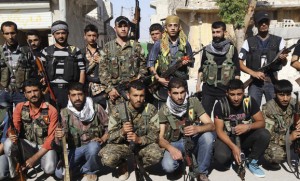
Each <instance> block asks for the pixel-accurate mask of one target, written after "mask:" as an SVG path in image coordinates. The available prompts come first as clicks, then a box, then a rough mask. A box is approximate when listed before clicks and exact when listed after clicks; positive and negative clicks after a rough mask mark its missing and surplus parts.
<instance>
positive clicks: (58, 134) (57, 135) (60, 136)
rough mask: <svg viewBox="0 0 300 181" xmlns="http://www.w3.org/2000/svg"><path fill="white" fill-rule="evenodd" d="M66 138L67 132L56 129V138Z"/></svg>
mask: <svg viewBox="0 0 300 181" xmlns="http://www.w3.org/2000/svg"><path fill="white" fill-rule="evenodd" d="M64 136H65V132H64V130H63V128H56V129H55V138H58V139H61V138H62V137H64Z"/></svg>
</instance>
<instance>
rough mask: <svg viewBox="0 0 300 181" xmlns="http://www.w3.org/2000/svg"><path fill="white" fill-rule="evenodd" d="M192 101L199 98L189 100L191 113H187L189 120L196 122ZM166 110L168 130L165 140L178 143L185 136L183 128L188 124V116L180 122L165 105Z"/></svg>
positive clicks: (183, 117)
mask: <svg viewBox="0 0 300 181" xmlns="http://www.w3.org/2000/svg"><path fill="white" fill-rule="evenodd" d="M192 99H197V98H193V97H191V98H189V101H190V106H189V111H188V112H187V113H186V114H188V116H189V119H190V120H192V121H195V119H196V118H195V114H194V102H195V101H193V100H192ZM164 106H165V108H166V109H164V115H165V116H166V117H167V119H168V122H167V123H166V129H165V134H164V138H165V139H166V140H168V141H169V142H176V141H178V140H180V139H181V138H182V136H183V128H184V126H185V122H186V119H187V118H186V114H185V115H184V116H182V119H181V120H178V119H177V118H176V117H175V116H174V115H172V113H171V112H170V110H169V109H168V108H167V107H166V105H164Z"/></svg>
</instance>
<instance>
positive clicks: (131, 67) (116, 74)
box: [107, 40, 141, 85]
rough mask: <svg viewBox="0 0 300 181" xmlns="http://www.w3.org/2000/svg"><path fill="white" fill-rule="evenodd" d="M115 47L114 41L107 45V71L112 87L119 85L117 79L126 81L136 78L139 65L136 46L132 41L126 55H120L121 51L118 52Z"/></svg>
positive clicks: (139, 60)
mask: <svg viewBox="0 0 300 181" xmlns="http://www.w3.org/2000/svg"><path fill="white" fill-rule="evenodd" d="M116 46H117V45H116V42H115V41H110V42H108V43H107V47H108V53H107V55H108V61H109V63H108V69H109V72H110V74H111V78H112V84H113V85H116V84H119V83H120V80H118V78H120V79H122V80H123V81H126V80H130V79H132V78H133V77H136V76H137V75H138V73H139V69H140V63H141V59H140V54H139V50H138V49H137V44H136V43H135V42H134V41H133V40H130V46H131V48H130V49H131V50H130V52H129V53H128V54H127V55H125V54H124V53H122V50H118V49H117V47H116ZM125 51H126V50H125Z"/></svg>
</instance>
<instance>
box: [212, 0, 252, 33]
mask: <svg viewBox="0 0 300 181" xmlns="http://www.w3.org/2000/svg"><path fill="white" fill-rule="evenodd" d="M216 2H217V5H218V6H219V7H220V11H219V16H220V17H221V18H222V21H224V22H225V23H227V24H232V25H233V27H234V29H240V28H242V27H243V26H244V18H245V15H246V13H247V8H248V0H216Z"/></svg>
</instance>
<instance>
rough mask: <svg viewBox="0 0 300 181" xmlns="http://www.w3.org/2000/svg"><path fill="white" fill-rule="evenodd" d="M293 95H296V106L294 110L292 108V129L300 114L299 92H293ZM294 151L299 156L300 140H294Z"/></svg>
mask: <svg viewBox="0 0 300 181" xmlns="http://www.w3.org/2000/svg"><path fill="white" fill-rule="evenodd" d="M294 94H295V95H296V104H295V108H294V110H293V111H294V121H293V129H292V130H295V129H296V126H297V122H298V121H299V118H300V112H299V102H298V101H299V92H294ZM294 150H295V153H297V154H300V138H298V139H296V140H295V141H294Z"/></svg>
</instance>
